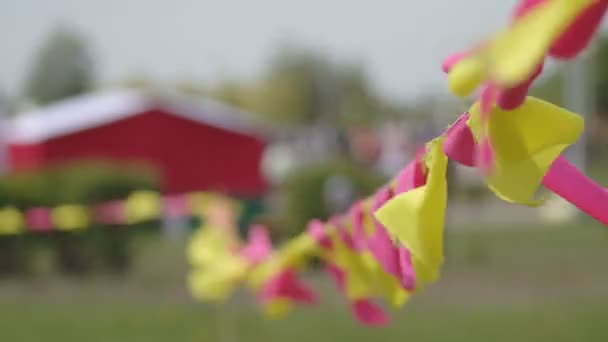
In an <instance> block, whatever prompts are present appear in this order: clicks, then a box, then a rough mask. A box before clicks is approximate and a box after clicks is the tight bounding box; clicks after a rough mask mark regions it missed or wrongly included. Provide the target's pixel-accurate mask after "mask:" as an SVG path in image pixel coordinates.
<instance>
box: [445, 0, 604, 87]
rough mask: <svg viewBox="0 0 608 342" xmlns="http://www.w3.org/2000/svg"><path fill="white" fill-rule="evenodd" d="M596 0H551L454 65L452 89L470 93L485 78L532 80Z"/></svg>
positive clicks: (507, 83)
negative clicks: (579, 17)
mask: <svg viewBox="0 0 608 342" xmlns="http://www.w3.org/2000/svg"><path fill="white" fill-rule="evenodd" d="M593 2H594V0H548V1H546V2H545V3H543V4H541V5H538V6H537V7H535V8H534V9H532V10H530V12H529V13H527V14H526V15H524V16H522V17H521V18H519V19H518V20H517V21H515V22H514V23H513V24H512V25H511V26H509V27H508V28H506V29H504V30H503V31H501V32H499V33H498V34H497V35H495V36H494V37H493V39H489V40H488V41H486V42H485V43H484V44H482V45H480V46H479V47H478V48H476V49H475V50H474V51H472V52H471V53H470V54H468V55H467V56H466V57H464V58H463V59H462V60H460V61H458V62H457V63H456V64H455V65H453V66H452V68H451V69H450V71H449V73H448V87H449V89H450V91H451V92H452V93H453V94H454V95H456V96H460V97H464V96H468V95H469V94H471V93H472V92H473V91H474V90H475V89H477V87H478V86H479V85H480V84H481V83H483V82H484V81H492V82H493V83H494V84H495V85H497V86H499V87H501V88H511V87H513V86H516V85H519V84H521V83H522V82H524V81H526V80H527V79H529V78H530V77H531V76H532V74H533V73H534V71H535V70H536V68H537V67H538V65H539V64H540V63H541V62H542V61H543V59H544V58H545V56H546V55H547V52H548V51H549V49H550V47H551V45H552V44H553V43H554V42H555V41H556V40H557V39H558V38H559V36H560V35H561V34H562V33H563V32H565V30H566V29H567V28H568V26H569V25H570V24H571V23H572V22H573V21H574V20H575V19H576V18H577V16H578V15H580V14H581V13H582V12H583V11H584V10H585V9H586V8H587V7H589V6H590V5H592V4H593Z"/></svg>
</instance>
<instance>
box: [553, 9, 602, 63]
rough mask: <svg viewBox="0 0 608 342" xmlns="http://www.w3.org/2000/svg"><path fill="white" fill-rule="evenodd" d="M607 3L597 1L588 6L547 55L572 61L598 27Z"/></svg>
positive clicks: (586, 44)
mask: <svg viewBox="0 0 608 342" xmlns="http://www.w3.org/2000/svg"><path fill="white" fill-rule="evenodd" d="M607 8H608V1H606V0H598V1H596V3H595V4H593V5H591V6H589V8H588V9H586V10H585V11H584V12H583V13H582V14H581V15H580V16H579V17H578V18H577V19H576V20H575V21H574V22H573V23H572V24H571V25H570V26H569V27H568V29H566V32H564V33H563V34H562V35H561V36H560V37H559V38H558V39H557V41H556V42H555V43H553V45H552V46H551V49H550V50H549V54H550V55H551V56H552V57H554V58H560V59H572V58H574V57H576V56H577V55H578V54H579V53H580V52H581V51H583V50H584V49H585V48H586V47H587V46H588V45H589V43H590V42H591V38H593V35H594V34H595V32H597V30H598V28H599V27H600V23H601V22H602V19H603V18H604V15H605V14H606V9H607Z"/></svg>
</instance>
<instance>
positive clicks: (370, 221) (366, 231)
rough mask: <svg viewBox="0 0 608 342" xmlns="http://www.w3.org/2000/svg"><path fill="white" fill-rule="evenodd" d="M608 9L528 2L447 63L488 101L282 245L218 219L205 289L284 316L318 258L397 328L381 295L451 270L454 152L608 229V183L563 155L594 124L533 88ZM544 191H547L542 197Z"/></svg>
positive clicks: (205, 253)
mask: <svg viewBox="0 0 608 342" xmlns="http://www.w3.org/2000/svg"><path fill="white" fill-rule="evenodd" d="M607 6H608V1H606V0H522V1H519V3H518V4H517V6H516V8H515V10H514V12H513V14H512V19H511V22H510V24H509V26H508V27H507V28H505V29H504V30H502V31H500V32H499V33H497V34H496V35H494V36H493V37H491V38H490V39H487V40H485V41H483V42H481V43H480V44H478V45H476V46H474V47H473V48H472V49H469V50H467V51H465V52H460V53H457V54H454V55H453V56H450V57H449V58H447V59H446V60H445V62H444V63H443V66H442V67H443V70H444V72H445V73H446V74H447V81H448V85H449V89H450V91H451V92H452V93H453V94H454V95H456V96H459V97H466V96H469V95H470V94H472V93H473V92H475V91H478V94H479V96H478V100H477V101H476V102H475V103H474V104H473V105H472V106H471V107H470V109H469V110H468V111H467V112H466V113H463V114H462V115H461V116H460V117H459V118H458V119H457V120H456V121H455V122H454V123H453V124H452V125H450V126H449V127H448V128H447V130H446V131H445V132H443V134H441V135H440V136H439V137H437V138H435V139H433V140H432V141H431V142H429V143H428V144H427V145H426V146H425V147H424V148H422V149H421V150H420V151H419V153H418V154H417V155H416V157H415V159H414V160H413V161H411V162H410V163H409V164H408V165H407V166H406V167H405V168H404V169H403V170H402V171H401V172H400V173H399V174H398V175H397V176H396V177H395V179H393V180H392V181H391V182H389V184H387V185H385V186H384V187H382V188H381V189H380V190H378V191H377V192H376V193H375V194H374V195H373V196H371V197H369V198H367V199H363V200H360V201H357V202H356V203H354V204H353V205H352V207H351V208H350V210H348V212H346V213H342V214H337V215H334V216H333V217H331V218H330V219H329V220H328V221H327V222H322V221H320V220H313V221H311V222H310V223H309V225H308V227H307V229H306V230H305V232H304V233H302V234H301V235H299V236H297V237H295V238H294V239H292V240H290V241H288V242H287V243H285V244H284V245H282V246H281V247H280V248H278V249H275V250H273V249H272V247H271V243H270V239H269V238H268V233H267V232H266V229H265V228H264V227H262V226H255V227H252V229H251V230H250V236H249V240H248V241H247V242H242V241H239V240H238V239H236V238H234V235H233V233H231V232H230V229H229V228H228V227H230V226H232V225H234V223H233V222H230V219H226V217H224V219H217V218H216V219H212V220H208V221H207V222H206V224H205V225H204V226H203V227H202V228H201V229H200V230H198V231H197V232H196V233H195V234H194V235H193V237H192V240H191V242H190V245H189V249H188V255H189V260H190V262H191V265H192V269H191V273H190V276H189V284H190V289H191V291H192V293H193V295H194V297H195V298H197V299H200V300H223V299H225V298H227V297H228V296H229V295H230V294H231V293H232V292H233V290H234V289H236V288H237V287H238V286H239V285H241V284H243V285H245V286H246V287H248V288H250V289H251V290H252V291H253V292H254V293H255V295H256V297H257V299H258V302H259V303H260V305H261V307H262V308H263V310H264V312H266V313H267V314H268V315H269V316H271V317H280V316H282V315H283V314H285V313H287V312H288V310H289V308H290V307H291V306H292V305H294V304H307V305H310V304H314V303H316V302H317V301H318V299H317V296H316V295H315V293H314V292H313V291H312V290H311V289H310V288H309V287H308V286H306V285H305V284H304V283H302V282H301V280H299V279H298V271H301V270H303V269H304V268H305V267H306V265H307V261H308V260H310V259H311V258H313V257H317V258H320V259H321V260H322V261H324V263H325V265H326V270H327V272H328V274H329V275H330V277H331V278H332V279H333V281H334V282H335V283H336V286H337V287H338V289H340V290H341V291H342V292H343V293H344V295H345V297H346V298H347V300H348V302H349V305H350V308H351V311H352V312H353V315H354V317H355V318H356V319H357V320H358V321H359V322H361V323H363V324H366V325H372V326H381V325H386V324H387V323H389V316H388V314H387V313H386V312H385V311H384V310H383V309H382V307H381V306H379V305H378V304H377V300H378V299H382V300H383V301H384V302H386V303H388V304H389V305H391V306H393V307H396V308H398V307H401V306H402V305H404V304H405V303H406V302H407V301H408V299H409V297H411V295H413V294H416V293H418V292H420V291H422V290H423V289H424V288H425V287H426V286H427V285H428V284H431V283H433V282H435V281H436V280H437V279H438V278H439V275H440V269H441V266H442V264H443V259H444V256H443V234H444V219H445V210H446V202H447V181H446V169H447V164H448V159H450V160H453V161H455V162H457V163H459V164H462V165H464V166H469V167H475V168H477V169H479V170H480V174H481V176H482V177H483V179H484V181H485V183H486V184H487V186H488V188H489V189H490V190H491V191H492V192H494V193H495V194H496V195H497V196H498V197H499V198H501V199H503V200H505V201H507V202H510V203H516V204H521V205H526V206H533V207H535V206H540V205H542V204H543V203H544V199H545V197H546V195H547V193H548V191H550V192H553V193H555V194H557V195H558V196H561V197H562V198H564V199H565V200H567V201H568V202H570V203H572V204H573V205H575V206H576V207H578V208H579V209H580V210H581V211H583V212H585V213H586V214H588V215H590V216H591V217H593V218H594V219H596V220H597V221H599V222H600V223H602V224H603V225H608V191H606V190H605V189H604V188H603V187H601V186H599V185H598V184H596V183H595V182H594V181H593V180H591V179H589V178H588V177H586V176H585V175H584V174H582V173H581V172H580V171H579V170H578V169H576V167H574V166H573V165H572V164H571V163H570V162H568V160H567V159H565V158H564V157H563V156H561V154H562V152H563V151H564V150H565V149H566V148H567V147H568V146H570V145H572V144H573V143H575V142H576V141H577V139H578V138H579V136H580V135H581V133H582V132H583V124H584V123H583V118H582V117H580V116H579V115H577V114H574V113H571V112H569V111H567V110H565V109H563V108H560V107H558V106H555V105H553V104H550V103H548V102H545V101H543V100H540V99H537V98H534V97H529V96H527V93H528V89H529V88H530V86H531V84H532V82H533V81H534V80H535V79H536V78H537V77H538V75H540V73H541V71H542V68H543V64H544V61H545V60H546V59H547V58H554V59H558V60H570V59H573V58H575V57H576V56H577V55H579V54H580V53H581V51H583V49H584V48H585V47H586V46H587V45H588V44H589V42H590V41H591V39H592V37H593V35H594V33H595V32H596V31H597V29H598V27H599V25H600V22H601V20H602V18H603V16H604V14H605V12H606V10H607ZM539 189H545V190H544V192H543V193H542V194H541V195H540V196H536V194H537V192H538V190H539ZM217 210H219V211H221V210H220V209H217ZM216 216H217V215H216ZM219 216H222V215H219ZM219 216H218V217H219ZM224 216H226V214H224Z"/></svg>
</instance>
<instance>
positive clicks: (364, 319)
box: [351, 299, 390, 327]
mask: <svg viewBox="0 0 608 342" xmlns="http://www.w3.org/2000/svg"><path fill="white" fill-rule="evenodd" d="M351 306H352V310H353V313H354V315H355V317H356V318H357V320H358V321H359V322H361V323H363V324H365V325H368V326H376V327H381V326H386V325H388V324H389V323H390V318H389V316H388V315H387V314H386V313H385V312H384V310H383V309H382V307H380V306H379V305H378V304H376V303H374V302H373V301H371V300H369V299H359V300H356V301H355V302H354V303H352V304H351Z"/></svg>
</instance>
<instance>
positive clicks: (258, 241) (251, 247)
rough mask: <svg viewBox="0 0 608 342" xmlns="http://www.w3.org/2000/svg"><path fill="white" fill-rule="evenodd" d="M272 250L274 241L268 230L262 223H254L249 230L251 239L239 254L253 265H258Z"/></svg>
mask: <svg viewBox="0 0 608 342" xmlns="http://www.w3.org/2000/svg"><path fill="white" fill-rule="evenodd" d="M271 252H272V243H271V241H270V237H269V236H268V230H267V229H266V227H264V226H262V225H254V226H252V227H251V228H250V230H249V241H247V244H246V245H245V246H244V247H243V248H242V249H241V250H240V252H239V254H240V255H241V256H242V257H243V258H245V259H247V261H248V262H249V263H250V264H251V265H257V264H259V263H260V262H262V261H264V260H266V259H267V258H268V257H269V256H270V253H271Z"/></svg>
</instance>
